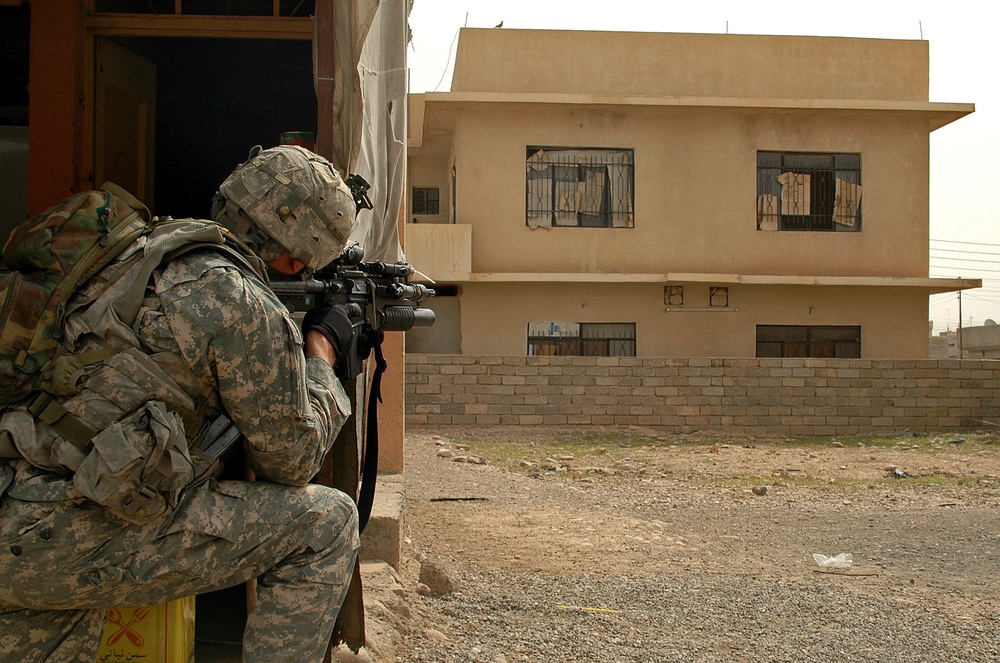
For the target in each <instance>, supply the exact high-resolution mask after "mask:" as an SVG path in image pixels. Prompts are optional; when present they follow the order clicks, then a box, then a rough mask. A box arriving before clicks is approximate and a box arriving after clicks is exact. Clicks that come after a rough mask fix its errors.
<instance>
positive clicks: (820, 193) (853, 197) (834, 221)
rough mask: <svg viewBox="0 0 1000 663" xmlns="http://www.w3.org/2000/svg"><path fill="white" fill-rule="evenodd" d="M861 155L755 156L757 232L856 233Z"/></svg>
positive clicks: (780, 153)
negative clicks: (813, 231) (808, 231)
mask: <svg viewBox="0 0 1000 663" xmlns="http://www.w3.org/2000/svg"><path fill="white" fill-rule="evenodd" d="M861 193H862V188H861V155H859V154H797V153H782V152H758V153H757V229H758V230H817V231H859V230H861Z"/></svg>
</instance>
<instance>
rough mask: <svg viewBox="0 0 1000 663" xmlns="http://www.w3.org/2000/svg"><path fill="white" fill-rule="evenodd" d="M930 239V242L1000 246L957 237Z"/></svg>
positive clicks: (999, 245)
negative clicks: (965, 240) (963, 240)
mask: <svg viewBox="0 0 1000 663" xmlns="http://www.w3.org/2000/svg"><path fill="white" fill-rule="evenodd" d="M931 241H932V242H941V243H942V244H971V245H972V246H997V247H1000V244H990V243H988V242H962V241H959V240H957V239H934V238H933V237H932V238H931Z"/></svg>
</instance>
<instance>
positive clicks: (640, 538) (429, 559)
mask: <svg viewBox="0 0 1000 663" xmlns="http://www.w3.org/2000/svg"><path fill="white" fill-rule="evenodd" d="M629 434H633V435H634V434H635V432H634V431H633V432H631V433H629ZM573 435H574V433H572V432H569V433H567V432H566V431H547V430H543V429H488V430H478V431H468V430H462V429H453V430H449V429H435V430H430V429H426V430H410V431H409V432H408V435H407V443H406V459H405V462H406V470H405V473H404V477H405V482H406V514H405V519H406V520H405V522H406V531H407V546H406V550H405V555H404V557H405V560H404V563H403V565H402V568H401V570H400V573H399V575H398V578H399V582H400V586H399V587H398V588H396V590H395V592H396V593H395V595H396V596H397V597H399V600H398V602H397V603H396V605H391V606H390V608H391V610H387V611H386V612H387V613H392V615H393V617H392V619H393V621H394V629H395V632H396V633H397V634H398V637H397V638H396V641H395V644H394V645H393V646H392V647H385V646H383V647H382V651H381V652H378V651H377V652H376V653H377V654H379V656H378V659H379V660H397V661H401V662H429V661H440V662H446V661H447V662H459V661H470V662H484V663H513V662H515V661H532V662H534V661H795V662H810V661H816V662H828V661H906V662H908V663H916V662H922V661H927V662H930V661H934V662H938V661H960V660H961V661H1000V574H998V571H1000V553H998V548H1000V511H998V507H1000V480H998V478H997V477H998V475H1000V444H998V443H997V441H996V440H995V439H993V438H991V437H982V436H981V437H976V438H975V439H973V438H972V436H970V439H969V440H968V441H966V440H964V439H958V440H956V439H954V438H951V439H944V438H923V437H916V438H915V437H912V436H909V437H906V438H901V440H900V442H899V443H898V444H893V445H890V446H884V447H880V448H874V447H862V446H858V445H855V444H850V445H846V446H845V445H843V444H842V443H840V442H837V441H832V442H829V443H821V444H819V445H818V446H817V445H816V444H815V443H814V444H813V445H812V446H808V447H799V446H797V445H795V444H794V443H791V442H788V441H778V442H774V441H747V440H725V441H722V442H719V441H714V442H713V441H706V442H701V441H698V440H692V439H684V440H680V441H678V440H677V439H675V438H670V437H659V438H658V440H657V441H656V443H655V444H652V445H645V446H642V447H641V448H631V447H619V446H616V445H615V444H614V442H613V439H614V433H609V435H608V438H607V439H608V440H612V441H610V442H609V443H608V445H607V446H608V449H599V450H597V451H596V452H595V451H594V450H593V449H590V450H589V451H588V452H587V454H588V455H587V456H586V457H582V456H581V455H579V452H578V453H577V455H574V454H572V453H570V454H566V453H562V454H561V455H558V454H559V452H565V447H564V446H562V447H558V448H557V447H556V446H553V443H554V442H557V441H566V439H567V438H568V437H572V436H573ZM576 435H578V436H580V435H583V433H577V434H576ZM472 440H474V442H472V447H473V448H472V449H471V450H466V449H464V448H462V447H463V444H464V443H466V442H470V441H472ZM501 442H502V443H504V444H506V445H508V446H511V445H512V446H513V448H514V453H515V455H520V456H522V457H521V458H509V459H506V460H500V459H497V460H492V459H491V460H490V462H489V463H488V464H475V463H470V462H455V458H454V456H456V455H460V456H461V457H462V458H468V457H469V454H470V453H471V454H476V453H477V452H479V451H481V450H483V449H487V450H489V448H490V447H489V445H491V444H497V443H501ZM623 449H624V450H623ZM449 450H450V452H451V453H450V455H449ZM483 455H485V456H489V453H488V451H487V452H484V453H483ZM472 460H477V459H476V457H475V455H473V456H472ZM503 463H509V466H510V467H511V468H523V469H520V470H519V471H511V469H506V468H505V467H501V466H500V465H501V464H503ZM894 471H897V474H896V475H895V476H897V477H898V478H893V477H894V475H893V472H894ZM841 552H849V553H851V554H852V556H853V565H852V566H850V568H845V569H829V568H822V567H820V566H819V565H818V564H817V562H816V561H815V560H814V558H813V554H814V553H823V554H826V555H829V556H833V555H835V554H837V553H841ZM422 564H423V566H424V568H425V569H426V568H428V567H430V566H432V565H433V566H436V567H438V568H439V569H441V570H442V574H443V576H444V578H443V580H451V581H454V582H455V583H456V584H457V589H455V590H454V591H449V592H445V593H442V594H440V595H436V592H435V591H433V590H437V591H442V590H441V589H440V588H439V587H438V585H440V582H441V581H442V578H440V577H438V578H434V579H433V581H432V580H431V579H430V578H429V577H427V578H424V580H426V585H430V586H431V587H430V589H431V590H432V591H431V592H430V593H429V594H428V588H427V587H426V586H424V587H421V586H420V584H418V579H420V578H421V565H422ZM418 590H419V591H418ZM420 592H423V594H421V593H420Z"/></svg>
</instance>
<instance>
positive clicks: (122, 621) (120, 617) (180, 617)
mask: <svg viewBox="0 0 1000 663" xmlns="http://www.w3.org/2000/svg"><path fill="white" fill-rule="evenodd" d="M137 660H141V661H143V663H193V661H194V597H193V596H189V597H187V598H183V599H177V600H176V601H170V602H169V603H164V604H161V605H158V606H154V607H152V608H112V609H111V610H109V611H108V621H107V623H106V624H105V626H104V635H103V636H101V648H100V649H99V650H98V652H97V661H95V663H107V662H110V661H137Z"/></svg>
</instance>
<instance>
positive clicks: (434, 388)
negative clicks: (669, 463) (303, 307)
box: [406, 354, 1000, 435]
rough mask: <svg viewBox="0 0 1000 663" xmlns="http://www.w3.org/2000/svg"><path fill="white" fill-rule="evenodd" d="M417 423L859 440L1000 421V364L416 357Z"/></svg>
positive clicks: (411, 364) (410, 385)
mask: <svg viewBox="0 0 1000 663" xmlns="http://www.w3.org/2000/svg"><path fill="white" fill-rule="evenodd" d="M406 364H407V365H406V421H407V422H408V423H411V424H475V425H496V424H520V425H547V426H562V425H566V426H628V425H639V426H651V427H656V428H661V429H664V430H666V431H673V432H683V431H690V430H695V429H697V430H726V431H728V432H733V433H745V434H748V435H767V434H781V435H855V434H864V433H877V432H886V433H888V432H898V431H918V432H919V431H945V430H956V431H957V430H969V429H973V428H992V427H993V426H990V425H989V424H988V423H985V424H984V423H983V422H984V421H985V422H992V423H995V424H1000V361H989V360H984V361H968V360H966V361H958V360H941V361H936V360H928V361H912V360H906V361H904V360H866V359H663V358H638V357H490V356H479V357H475V356H466V355H437V354H407V355H406Z"/></svg>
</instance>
